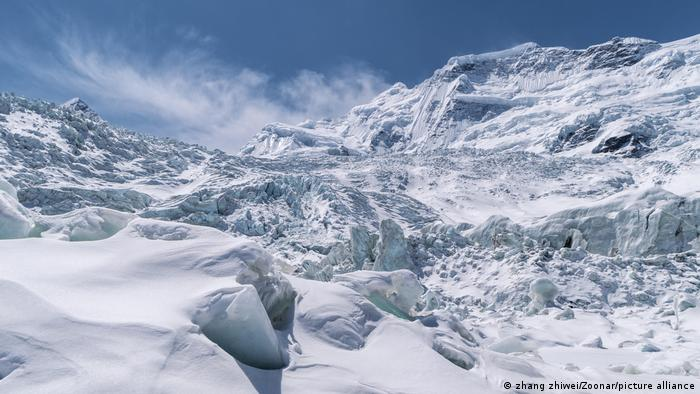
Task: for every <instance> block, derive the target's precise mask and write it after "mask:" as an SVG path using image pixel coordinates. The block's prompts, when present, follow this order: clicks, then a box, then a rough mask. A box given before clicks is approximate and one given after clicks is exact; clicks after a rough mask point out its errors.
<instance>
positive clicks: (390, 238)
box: [374, 219, 415, 271]
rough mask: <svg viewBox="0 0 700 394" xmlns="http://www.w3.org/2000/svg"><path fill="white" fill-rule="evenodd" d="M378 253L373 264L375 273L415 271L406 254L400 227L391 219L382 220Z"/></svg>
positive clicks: (405, 245) (406, 244)
mask: <svg viewBox="0 0 700 394" xmlns="http://www.w3.org/2000/svg"><path fill="white" fill-rule="evenodd" d="M379 232H380V237H381V239H380V243H379V245H377V248H378V250H379V253H377V260H376V261H375V262H374V270H375V271H395V270H399V269H410V270H413V269H415V266H414V265H413V261H412V260H411V256H410V255H409V254H408V243H407V242H406V238H404V235H403V230H402V229H401V226H399V225H398V224H396V222H394V221H393V220H391V219H385V220H382V223H381V224H380V226H379Z"/></svg>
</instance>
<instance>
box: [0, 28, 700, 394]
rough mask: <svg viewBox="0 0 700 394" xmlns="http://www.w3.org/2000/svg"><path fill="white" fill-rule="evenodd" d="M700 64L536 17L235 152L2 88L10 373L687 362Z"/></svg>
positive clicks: (224, 375) (691, 45) (5, 367)
mask: <svg viewBox="0 0 700 394" xmlns="http://www.w3.org/2000/svg"><path fill="white" fill-rule="evenodd" d="M698 86H700V36H692V37H688V38H685V39H681V40H678V41H674V42H668V43H657V42H655V41H651V40H646V39H640V38H613V39H611V40H610V41H608V42H605V43H601V44H599V45H594V46H591V47H589V48H585V49H568V48H563V47H552V48H548V47H542V46H539V45H537V44H535V43H527V44H523V45H520V46H517V47H515V48H512V49H507V50H504V51H498V52H492V53H487V54H472V55H464V56H456V57H453V58H451V59H449V60H448V61H447V62H446V64H445V65H444V66H443V67H441V68H439V69H438V70H436V71H435V72H434V73H433V74H432V75H430V76H429V77H428V78H427V79H426V80H425V81H423V82H421V83H419V84H417V85H415V86H413V87H409V86H406V85H405V84H403V83H396V84H394V85H393V86H391V87H390V88H389V89H387V90H386V91H385V92H382V93H381V94H379V95H378V96H377V97H376V98H375V99H373V100H371V101H370V102H369V103H366V104H363V105H359V106H357V107H355V108H353V109H351V110H350V111H349V112H348V113H347V114H346V115H343V116H340V117H338V118H335V119H320V120H307V121H305V122H303V123H301V124H298V125H287V124H283V123H279V122H273V123H270V124H269V125H267V126H265V127H264V128H263V129H262V130H261V131H260V132H259V133H258V134H257V135H256V136H255V137H254V138H253V139H252V140H251V141H250V142H249V143H248V144H247V145H246V146H244V147H243V148H242V149H241V151H240V152H238V153H235V154H231V153H226V152H223V151H221V150H217V149H211V148H208V147H204V146H199V145H193V144H188V143H185V142H181V141H177V140H174V139H171V138H162V137H154V136H148V135H144V134H140V133H138V132H134V131H130V130H125V129H122V128H119V127H115V126H113V125H111V124H110V123H109V122H107V121H105V120H104V119H102V117H101V116H100V115H99V114H98V113H97V112H95V111H93V110H92V109H91V108H90V106H89V105H88V104H87V103H86V102H85V101H83V100H81V99H79V98H76V99H71V100H69V101H68V102H66V103H64V104H54V103H50V102H47V101H42V100H34V99H29V98H25V97H21V96H17V95H14V94H11V93H0V256H2V257H0V297H2V300H3V303H2V304H1V305H0V316H2V317H3V318H2V319H0V391H7V392H13V393H14V392H17V393H24V392H26V393H34V392H57V393H63V392H65V393H76V392H78V393H80V392H143V391H156V392H193V391H206V392H213V393H215V392H222V393H223V392H240V393H247V392H251V393H255V392H257V393H279V392H290V393H297V392H298V393H316V392H318V393H327V392H343V393H346V392H363V393H365V392H366V393H387V392H390V393H394V392H401V393H430V392H435V390H436V388H438V387H439V391H440V392H441V393H460V392H464V390H465V387H469V388H470V389H471V390H473V391H475V392H483V393H490V392H494V393H496V392H503V384H504V383H505V382H519V381H528V382H533V383H545V382H551V381H553V380H557V381H562V382H575V381H579V380H587V381H600V382H614V381H621V380H629V379H634V380H635V381H637V382H645V383H658V382H659V381H661V380H668V381H673V382H677V383H694V384H697V382H698V380H697V379H698V376H700V375H699V368H700V357H699V356H698V355H699V354H700V334H699V333H698V330H697V327H698V326H699V324H700V309H698V308H697V300H698V297H699V295H698V290H700V272H699V271H698V257H697V253H698V252H699V251H700V177H698V174H700V100H699V99H698V93H699V92H700V90H699V88H698ZM270 121H274V119H271V120H270ZM603 392H604V391H603ZM689 392H690V391H689Z"/></svg>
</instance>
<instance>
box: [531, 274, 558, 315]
mask: <svg viewBox="0 0 700 394" xmlns="http://www.w3.org/2000/svg"><path fill="white" fill-rule="evenodd" d="M558 292H559V291H558V289H557V286H556V285H555V284H554V283H552V281H551V280H549V279H547V278H538V279H535V280H533V281H532V282H531V283H530V299H532V301H531V302H530V305H529V306H528V313H530V314H535V313H538V312H540V311H541V310H542V309H544V308H546V307H547V306H549V305H551V304H552V303H553V301H554V297H556V296H557V293H558Z"/></svg>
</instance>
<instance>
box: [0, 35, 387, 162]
mask: <svg viewBox="0 0 700 394" xmlns="http://www.w3.org/2000/svg"><path fill="white" fill-rule="evenodd" d="M181 34H191V35H192V39H201V37H202V36H201V34H200V33H199V32H197V31H191V32H189V33H188V32H187V31H183V32H182V33H181ZM59 37H61V38H60V39H58V40H57V47H56V48H57V49H56V53H55V56H53V59H54V60H52V61H46V57H45V56H40V55H38V54H33V53H31V52H28V51H27V49H26V48H20V47H18V46H15V47H14V49H13V50H10V51H6V52H5V55H4V57H5V59H4V60H5V61H10V62H13V63H16V65H17V66H18V67H23V68H24V69H25V70H27V71H29V72H31V73H32V74H33V75H35V76H36V77H38V78H40V79H42V80H44V81H46V82H49V83H53V84H56V85H60V86H61V87H63V88H67V89H70V91H74V92H76V93H78V94H79V95H80V96H82V97H84V98H87V99H88V101H89V102H92V104H94V106H95V107H96V108H97V109H98V110H99V109H102V110H103V112H104V109H105V108H108V110H107V114H106V115H113V116H117V117H120V118H129V117H133V118H138V119H143V120H145V122H144V124H149V125H151V128H150V129H147V130H145V131H151V132H155V133H157V134H165V135H170V136H173V137H176V138H181V139H184V140H186V141H190V142H197V143H202V144H204V145H207V146H209V147H211V148H220V149H224V150H227V151H231V152H234V151H236V150H237V149H238V148H240V147H241V146H242V145H244V144H245V143H246V142H247V141H248V140H249V139H250V138H251V137H252V136H253V135H254V134H255V133H256V132H258V131H259V130H260V128H261V127H262V126H263V125H265V124H266V123H269V122H273V121H282V122H289V123H297V122H300V121H302V120H304V119H307V118H312V119H316V118H321V117H333V116H338V115H341V114H343V113H345V112H347V111H348V110H349V109H350V108H351V107H352V106H354V105H357V104H362V103H364V102H367V101H369V100H370V99H371V98H372V97H374V96H375V95H376V94H377V93H378V92H379V91H381V90H383V89H385V88H386V87H387V84H386V83H385V81H384V80H383V78H382V77H381V76H380V75H379V74H378V73H376V72H374V71H372V70H369V69H367V68H363V67H358V66H350V65H345V66H342V67H338V69H337V70H336V72H333V73H332V74H329V75H323V74H320V73H318V72H314V71H309V70H302V71H300V72H299V73H298V74H297V75H296V76H295V77H293V78H291V79H288V80H283V81H276V80H275V79H274V78H273V76H271V75H267V74H264V73H261V72H259V71H255V70H251V69H248V68H232V67H231V66H228V65H224V64H222V63H220V62H218V61H217V60H216V59H214V58H213V57H212V56H211V55H210V54H209V53H208V52H206V51H202V50H173V51H171V52H169V53H168V54H167V55H165V56H163V57H162V58H160V59H151V58H149V57H148V56H144V55H143V54H138V53H133V52H130V51H128V50H126V49H125V48H124V47H123V46H121V45H119V44H118V43H117V42H116V41H115V40H114V39H105V40H102V41H100V42H95V41H91V40H87V39H84V37H80V36H76V35H60V36H59ZM153 125H155V127H158V128H159V130H153V129H152V127H154V126H153Z"/></svg>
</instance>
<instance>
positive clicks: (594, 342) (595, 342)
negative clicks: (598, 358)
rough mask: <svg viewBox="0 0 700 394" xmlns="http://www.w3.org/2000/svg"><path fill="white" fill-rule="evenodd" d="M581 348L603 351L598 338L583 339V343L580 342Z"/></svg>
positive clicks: (600, 340)
mask: <svg viewBox="0 0 700 394" xmlns="http://www.w3.org/2000/svg"><path fill="white" fill-rule="evenodd" d="M581 346H585V347H592V348H596V349H604V348H603V340H602V339H600V337H598V336H591V337H588V338H586V339H584V340H583V342H581Z"/></svg>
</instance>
